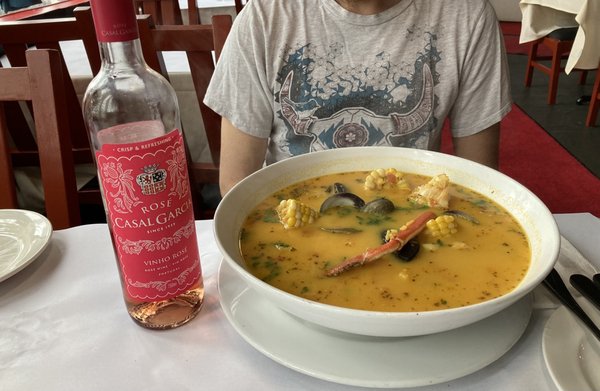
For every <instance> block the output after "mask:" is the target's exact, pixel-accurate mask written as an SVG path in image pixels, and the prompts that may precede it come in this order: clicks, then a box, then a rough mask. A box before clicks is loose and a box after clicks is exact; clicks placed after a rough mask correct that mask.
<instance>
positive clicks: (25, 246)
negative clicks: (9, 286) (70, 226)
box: [0, 209, 52, 281]
mask: <svg viewBox="0 0 600 391" xmlns="http://www.w3.org/2000/svg"><path fill="white" fill-rule="evenodd" d="M51 236H52V224H50V221H49V220H48V219H47V218H45V217H44V216H42V215H40V214H39V213H36V212H31V211H28V210H20V209H0V281H4V280H6V279H7V278H9V277H11V276H13V275H15V274H17V273H18V272H20V271H21V270H23V269H24V268H25V267H27V266H28V265H29V264H30V263H31V262H33V261H34V260H35V259H36V258H37V257H38V256H39V255H40V254H41V252H42V251H44V249H45V248H46V246H47V245H48V242H49V241H50V237H51Z"/></svg>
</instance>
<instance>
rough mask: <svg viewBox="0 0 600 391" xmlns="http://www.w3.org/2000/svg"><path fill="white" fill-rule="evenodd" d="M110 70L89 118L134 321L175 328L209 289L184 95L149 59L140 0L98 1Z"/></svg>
mask: <svg viewBox="0 0 600 391" xmlns="http://www.w3.org/2000/svg"><path fill="white" fill-rule="evenodd" d="M90 5H91V8H92V16H93V19H94V25H95V30H96V36H97V39H98V42H99V47H100V52H101V58H102V66H101V69H100V71H99V73H98V75H96V76H95V77H94V78H93V79H92V81H91V82H90V84H89V86H88V88H87V90H86V92H85V95H84V98H83V115H84V118H85V122H86V126H87V129H88V132H89V135H90V144H91V147H92V149H93V150H94V152H95V158H96V164H97V167H98V178H99V181H100V187H101V189H102V197H103V201H104V208H105V211H106V217H107V223H108V226H109V230H110V235H111V239H112V244H113V248H114V252H115V256H116V260H117V264H118V267H119V274H120V279H121V285H122V288H123V297H124V299H125V303H126V307H127V310H128V312H129V315H130V316H131V317H132V318H133V320H134V321H136V322H137V323H138V324H140V325H141V326H144V327H148V328H154V329H169V328H174V327H177V326H180V325H182V324H184V323H187V322H188V321H189V320H191V319H192V318H194V317H195V316H196V314H197V313H198V312H199V311H200V308H201V306H202V302H203V298H204V286H203V281H202V271H201V267H200V255H199V251H198V244H197V238H196V229H195V221H194V212H193V207H192V200H191V193H190V191H191V190H190V183H189V174H188V171H187V162H186V154H185V145H184V140H183V135H182V132H181V130H180V129H181V126H180V119H179V108H178V104H177V97H176V95H175V91H174V90H173V88H172V87H171V85H170V84H169V82H168V81H167V80H166V79H165V78H164V77H162V76H161V75H160V74H159V73H157V72H155V71H153V70H152V69H150V68H149V67H148V66H147V65H146V62H145V61H144V58H143V55H142V51H141V44H140V40H139V32H138V28H137V22H136V15H135V9H134V4H133V0H92V1H90Z"/></svg>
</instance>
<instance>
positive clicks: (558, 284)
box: [543, 269, 600, 341]
mask: <svg viewBox="0 0 600 391" xmlns="http://www.w3.org/2000/svg"><path fill="white" fill-rule="evenodd" d="M543 284H544V285H545V286H546V287H547V288H548V289H549V290H550V292H552V293H553V294H554V296H556V297H557V298H558V299H559V300H560V301H561V303H563V304H564V305H565V306H566V307H567V308H568V309H570V310H571V311H572V312H573V313H574V314H575V315H577V317H578V318H579V319H581V321H582V322H583V323H584V324H585V325H586V326H587V327H588V328H589V329H590V331H591V332H592V334H594V336H595V337H596V338H597V339H598V340H599V341H600V329H599V328H598V326H596V325H595V324H594V322H593V321H592V320H591V319H590V317H589V316H588V315H587V314H586V313H585V311H584V310H583V309H582V308H581V307H580V306H579V304H577V301H575V299H574V298H573V296H571V293H570V292H569V290H568V289H567V286H566V285H565V283H564V282H563V280H562V278H561V277H560V274H558V272H557V271H556V269H552V271H551V272H550V274H548V276H546V278H545V279H544V281H543Z"/></svg>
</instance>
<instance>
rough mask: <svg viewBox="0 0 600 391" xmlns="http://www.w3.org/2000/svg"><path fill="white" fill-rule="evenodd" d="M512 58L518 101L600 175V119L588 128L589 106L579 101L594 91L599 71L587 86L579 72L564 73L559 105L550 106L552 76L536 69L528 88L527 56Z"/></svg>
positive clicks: (516, 99) (512, 56)
mask: <svg viewBox="0 0 600 391" xmlns="http://www.w3.org/2000/svg"><path fill="white" fill-rule="evenodd" d="M508 61H509V66H510V72H511V84H512V95H513V99H514V101H515V103H516V104H517V105H519V107H521V108H522V109H523V110H524V111H525V112H526V113H527V114H528V115H529V116H530V117H532V118H533V119H534V120H535V121H536V122H537V123H538V124H539V125H540V126H541V127H542V128H544V129H545V130H546V131H547V132H548V133H549V134H550V135H551V136H552V137H554V139H555V140H556V141H558V142H559V143H560V144H561V145H562V146H563V147H564V148H566V149H567V150H568V151H569V152H571V154H572V155H574V156H575V157H576V158H577V160H579V161H580V162H581V163H582V164H583V165H584V166H586V167H587V168H588V169H589V170H590V171H591V172H592V173H594V174H595V175H596V176H597V177H598V178H600V120H599V121H597V122H596V125H595V126H592V127H586V126H585V118H586V116H587V112H588V105H587V104H585V105H581V106H580V105H577V104H576V101H577V99H578V98H579V97H580V96H582V95H590V94H591V91H592V86H593V83H594V77H595V71H591V72H589V73H588V77H587V82H586V84H585V85H584V86H581V85H579V84H578V81H579V73H578V72H572V73H571V74H570V75H566V74H564V73H563V74H562V75H561V76H560V81H559V87H558V94H557V99H556V104H555V105H548V104H547V103H546V97H547V93H548V76H547V75H545V74H543V73H542V72H539V71H534V75H533V83H532V86H531V87H530V88H525V84H524V80H525V69H526V65H527V56H525V55H517V54H514V55H509V56H508Z"/></svg>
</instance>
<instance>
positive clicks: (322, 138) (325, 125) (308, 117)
mask: <svg viewBox="0 0 600 391" xmlns="http://www.w3.org/2000/svg"><path fill="white" fill-rule="evenodd" d="M408 34H410V32H408ZM434 43H435V36H429V38H428V39H427V43H426V44H425V45H424V48H423V49H422V51H421V52H420V53H418V54H417V55H416V59H415V55H414V54H413V55H407V56H406V57H407V58H412V59H414V62H413V63H410V64H409V63H404V64H396V63H393V62H392V61H391V60H390V56H389V54H388V53H387V52H386V51H381V52H380V53H379V54H377V55H375V56H374V58H365V59H364V62H363V63H361V64H352V65H350V64H348V63H346V62H344V61H343V60H342V58H343V52H344V47H343V45H342V44H339V43H338V44H331V45H330V46H329V47H327V48H319V47H315V45H312V44H306V45H303V46H299V47H297V48H289V50H288V51H287V53H286V54H285V58H284V62H283V66H282V68H281V69H280V71H279V72H278V75H277V82H278V84H279V88H280V89H279V91H276V92H275V99H276V101H277V102H279V104H280V106H281V109H280V110H278V111H277V115H279V117H280V118H281V119H282V120H283V122H284V123H285V125H286V127H287V129H288V131H287V134H286V136H285V142H284V144H285V145H282V147H283V148H285V149H289V152H290V154H292V155H299V154H303V153H306V152H310V151H318V150H322V149H332V148H341V147H352V146H371V145H392V146H406V147H416V148H423V149H426V148H428V144H429V137H430V132H432V131H433V130H434V129H435V127H436V122H437V119H436V118H435V117H434V115H433V113H434V105H435V95H434V85H435V84H437V74H436V72H435V65H436V63H437V62H439V61H440V57H439V53H438V52H437V50H436V48H435V45H434Z"/></svg>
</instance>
